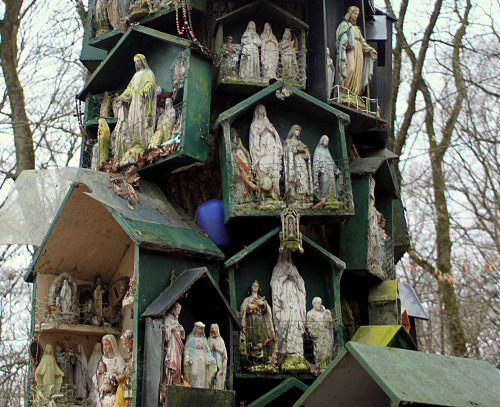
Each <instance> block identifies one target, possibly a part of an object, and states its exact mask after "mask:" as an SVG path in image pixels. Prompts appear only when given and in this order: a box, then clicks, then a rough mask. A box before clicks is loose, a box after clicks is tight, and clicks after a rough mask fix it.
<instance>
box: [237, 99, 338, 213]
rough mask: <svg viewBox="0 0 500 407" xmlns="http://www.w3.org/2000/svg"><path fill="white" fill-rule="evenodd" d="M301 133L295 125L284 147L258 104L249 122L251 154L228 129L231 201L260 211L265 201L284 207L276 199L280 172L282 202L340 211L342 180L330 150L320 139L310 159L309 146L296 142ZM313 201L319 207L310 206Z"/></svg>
mask: <svg viewBox="0 0 500 407" xmlns="http://www.w3.org/2000/svg"><path fill="white" fill-rule="evenodd" d="M301 131H302V128H301V127H300V126H299V125H297V124H295V125H293V126H292V127H291V128H290V130H289V132H288V136H287V137H286V139H285V142H284V145H283V144H282V142H281V138H280V135H279V133H278V131H277V130H276V128H275V127H274V126H273V124H272V123H271V122H270V120H269V119H268V117H267V113H266V108H265V106H264V105H262V104H259V105H257V106H256V107H255V109H254V114H253V119H252V122H251V124H250V131H249V147H250V149H249V150H250V151H247V150H246V148H245V147H244V146H243V144H242V142H241V139H240V138H239V136H238V133H237V131H236V130H235V129H234V128H229V132H230V145H231V163H232V171H233V190H232V194H233V197H234V200H235V203H237V204H243V203H250V202H254V201H259V202H260V204H261V205H263V207H266V203H267V204H269V205H268V206H269V207H271V206H272V207H279V206H284V203H283V201H281V200H280V197H281V196H282V194H281V193H280V180H281V179H282V173H283V178H284V189H285V193H284V195H283V197H284V198H283V199H285V200H286V201H288V202H289V203H291V204H292V205H293V206H296V207H299V208H307V207H312V208H313V209H315V208H319V207H323V206H325V205H326V206H325V207H326V208H332V207H340V205H341V203H340V197H341V195H342V190H343V178H342V173H341V171H340V169H339V167H338V166H337V165H336V164H335V162H334V160H333V158H332V155H331V153H330V151H329V149H328V143H329V138H328V136H326V135H324V136H322V137H321V138H320V141H319V142H318V145H317V147H316V150H315V152H314V157H313V159H312V160H311V154H310V152H309V148H308V147H307V145H306V144H305V143H304V142H303V141H302V140H301V139H300V135H301ZM313 202H317V204H316V205H314V206H312V205H313Z"/></svg>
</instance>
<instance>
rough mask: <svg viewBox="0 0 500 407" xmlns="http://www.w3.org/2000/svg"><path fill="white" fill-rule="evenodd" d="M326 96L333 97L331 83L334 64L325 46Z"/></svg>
mask: <svg viewBox="0 0 500 407" xmlns="http://www.w3.org/2000/svg"><path fill="white" fill-rule="evenodd" d="M326 75H327V81H326V98H327V99H330V98H332V97H333V95H332V91H333V85H334V83H335V64H334V63H333V59H332V58H331V57H330V48H328V47H327V48H326Z"/></svg>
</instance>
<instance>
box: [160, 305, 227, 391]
mask: <svg viewBox="0 0 500 407" xmlns="http://www.w3.org/2000/svg"><path fill="white" fill-rule="evenodd" d="M181 310H182V306H181V305H180V304H179V303H177V302H176V303H174V304H173V305H172V307H171V308H170V310H169V311H168V312H167V315H166V317H165V319H164V321H163V326H162V330H163V348H164V353H165V359H164V373H163V386H164V390H163V394H162V395H161V396H160V399H161V398H162V397H164V392H165V388H166V386H169V385H175V386H190V387H198V388H206V389H208V388H211V389H216V390H224V389H225V382H226V373H227V351H226V345H225V343H224V340H223V339H222V337H221V336H220V332H219V326H218V325H217V324H212V325H211V327H210V336H209V338H208V340H207V337H206V335H205V324H204V323H203V322H201V321H198V322H196V323H195V324H194V326H193V330H192V331H191V333H190V334H189V335H188V336H187V338H186V342H185V344H184V342H183V340H184V339H185V330H184V327H183V326H182V325H181V324H180V323H179V316H180V313H181Z"/></svg>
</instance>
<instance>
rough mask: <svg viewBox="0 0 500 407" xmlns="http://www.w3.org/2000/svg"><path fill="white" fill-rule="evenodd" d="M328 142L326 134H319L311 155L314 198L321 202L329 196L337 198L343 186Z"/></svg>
mask: <svg viewBox="0 0 500 407" xmlns="http://www.w3.org/2000/svg"><path fill="white" fill-rule="evenodd" d="M328 142H329V138H328V136H326V135H323V136H321V138H320V139H319V143H318V145H317V146H316V150H314V157H313V182H314V198H315V199H316V200H317V201H319V202H322V203H323V204H324V203H325V202H326V201H327V200H328V199H329V198H331V197H334V198H338V197H339V196H340V195H341V193H342V188H343V179H342V173H341V172H340V170H339V168H338V167H337V165H336V164H335V161H333V158H332V155H331V154H330V150H328Z"/></svg>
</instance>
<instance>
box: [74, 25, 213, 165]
mask: <svg viewBox="0 0 500 407" xmlns="http://www.w3.org/2000/svg"><path fill="white" fill-rule="evenodd" d="M136 54H143V55H144V56H145V57H146V60H147V63H148V65H149V68H151V70H152V71H153V73H154V75H155V79H156V88H157V89H158V87H160V88H161V90H162V94H160V95H158V93H157V109H156V117H157V118H159V117H160V114H161V112H162V111H160V108H162V109H163V108H164V107H165V100H166V98H169V99H171V100H172V105H173V106H172V107H173V109H174V110H175V120H174V123H175V124H174V126H173V129H172V130H173V131H172V137H171V138H170V141H169V142H167V143H163V144H162V145H160V146H159V147H156V148H153V149H151V148H148V149H147V150H148V152H149V154H142V153H143V151H144V146H143V148H142V149H141V150H140V151H137V154H135V159H136V161H138V164H139V168H138V170H139V172H156V171H162V173H164V172H165V170H174V169H177V168H179V167H181V166H186V165H189V164H192V163H194V162H196V161H204V160H206V158H207V143H206V142H205V140H206V139H207V137H208V130H209V129H208V127H209V118H210V93H211V62H210V61H209V60H208V58H207V57H206V56H205V54H202V53H201V52H198V48H195V47H193V43H192V42H191V41H188V40H186V39H182V38H178V37H175V36H172V35H169V34H165V33H162V32H159V31H156V30H153V29H151V28H147V27H142V26H135V27H133V28H131V29H130V30H129V31H127V33H126V34H125V35H124V36H123V37H122V38H121V39H120V41H119V42H118V43H117V44H116V46H115V47H114V48H113V49H112V50H111V51H110V52H109V54H108V56H107V57H106V59H105V60H104V61H103V62H102V64H101V65H100V66H99V68H97V69H96V71H95V72H94V73H93V74H92V76H91V77H90V79H89V80H88V82H87V84H86V85H85V87H84V88H83V90H82V91H81V92H80V94H79V95H78V98H79V99H80V100H81V101H85V115H84V119H83V127H84V129H85V131H86V133H87V135H88V140H87V143H86V144H85V143H84V145H83V147H82V155H81V162H80V166H81V167H83V168H90V165H91V156H92V146H93V145H94V144H95V143H96V142H97V131H98V125H99V123H98V119H99V118H105V120H106V122H107V124H108V126H109V129H110V132H111V138H113V137H114V136H117V135H118V134H117V132H114V130H115V126H116V124H117V121H118V119H117V117H114V113H113V109H112V105H113V99H114V98H115V97H117V96H119V95H120V94H121V93H122V92H123V91H124V90H125V89H126V87H127V85H128V84H129V83H130V81H131V79H132V77H133V75H134V73H135V72H136V70H135V66H134V55H136ZM179 72H180V74H179ZM187 106H189V109H187ZM125 129H126V130H123V131H126V132H128V133H130V134H129V137H132V139H133V134H134V132H135V130H134V128H133V127H131V126H128V127H125ZM155 130H158V126H157V125H156V126H155ZM146 147H147V146H146ZM141 154H142V155H141ZM112 155H113V152H111V154H110V157H112ZM115 158H116V157H115ZM121 158H123V156H122V157H120V159H121Z"/></svg>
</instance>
